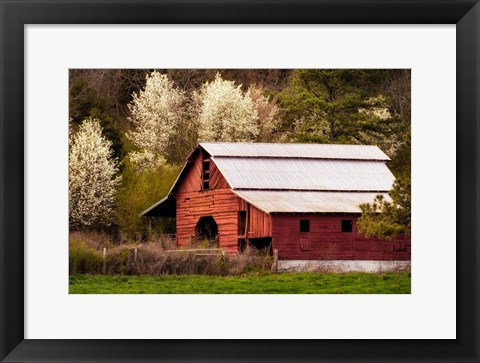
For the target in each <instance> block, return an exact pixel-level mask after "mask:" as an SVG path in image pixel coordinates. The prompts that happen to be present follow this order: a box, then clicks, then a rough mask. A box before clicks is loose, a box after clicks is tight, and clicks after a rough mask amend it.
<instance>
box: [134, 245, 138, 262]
mask: <svg viewBox="0 0 480 363" xmlns="http://www.w3.org/2000/svg"><path fill="white" fill-rule="evenodd" d="M137 256H138V248H137V247H135V249H134V250H133V262H137Z"/></svg>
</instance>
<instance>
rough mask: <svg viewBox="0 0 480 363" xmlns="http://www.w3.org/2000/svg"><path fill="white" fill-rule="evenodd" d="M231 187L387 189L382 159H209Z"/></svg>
mask: <svg viewBox="0 0 480 363" xmlns="http://www.w3.org/2000/svg"><path fill="white" fill-rule="evenodd" d="M212 159H213V161H214V162H215V164H216V165H217V167H218V168H219V169H220V171H221V173H222V174H223V176H224V177H225V179H226V180H227V181H228V183H229V185H230V186H231V187H232V189H284V190H285V189H286V190H318V191H321V190H323V191H328V190H336V191H342V190H345V191H347V190H350V191H389V190H390V189H391V188H392V185H393V181H394V176H393V174H392V173H391V172H390V170H389V169H388V167H387V166H386V165H385V163H384V162H382V161H358V160H356V161H353V160H323V159H268V158H267V159H260V158H259V159H250V158H232V157H229V158H224V157H214V158H212Z"/></svg>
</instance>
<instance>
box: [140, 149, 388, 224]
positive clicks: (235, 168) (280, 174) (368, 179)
mask: <svg viewBox="0 0 480 363" xmlns="http://www.w3.org/2000/svg"><path fill="white" fill-rule="evenodd" d="M199 147H200V148H203V149H204V150H205V151H207V152H208V153H209V154H210V155H211V157H212V160H213V162H214V163H215V164H216V165H217V167H218V169H219V170H220V172H221V173H222V175H223V176H224V177H225V179H226V180H227V182H228V184H229V185H230V187H231V188H232V191H233V192H234V193H236V194H237V195H238V196H239V197H241V198H243V199H245V200H246V201H247V202H249V203H251V204H252V205H254V206H255V207H257V208H259V209H261V210H263V211H264V212H266V213H271V212H272V213H273V212H280V213H281V212H285V213H295V212H298V213H315V212H316V213H329V212H332V213H359V212H360V208H359V207H358V206H359V204H362V203H370V202H372V201H373V199H374V198H375V196H376V195H377V194H379V192H381V194H383V195H385V196H386V197H388V195H387V194H386V193H387V192H388V191H389V190H390V189H391V187H392V185H393V182H394V179H395V178H394V176H393V174H392V173H391V172H390V170H389V169H388V167H387V166H386V165H385V163H386V161H388V160H390V159H389V158H388V156H387V155H385V154H384V153H383V152H382V151H381V150H380V149H379V148H378V147H377V146H367V145H333V144H328V145H327V144H266V143H263V144H262V143H234V142H204V143H200V144H199ZM198 151H199V148H196V149H195V150H194V151H193V152H192V154H191V155H190V157H192V156H193V155H194V154H195V153H197V152H198ZM188 166H189V162H187V163H186V164H185V166H184V168H183V169H182V171H181V172H180V174H179V176H178V178H177V180H176V181H175V183H174V185H173V186H172V188H171V190H170V192H169V193H168V195H167V197H165V198H164V199H162V200H161V201H159V202H157V203H155V204H154V205H152V206H151V207H150V208H148V209H146V210H145V211H143V212H142V213H141V215H149V216H155V215H156V216H172V215H174V214H175V201H174V194H175V190H176V186H177V185H178V183H179V182H181V180H182V177H183V176H184V175H185V173H187V172H188V170H189V168H188Z"/></svg>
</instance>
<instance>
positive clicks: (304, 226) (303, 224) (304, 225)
mask: <svg viewBox="0 0 480 363" xmlns="http://www.w3.org/2000/svg"><path fill="white" fill-rule="evenodd" d="M300 232H310V220H308V219H300Z"/></svg>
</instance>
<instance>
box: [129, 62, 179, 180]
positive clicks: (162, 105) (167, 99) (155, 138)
mask: <svg viewBox="0 0 480 363" xmlns="http://www.w3.org/2000/svg"><path fill="white" fill-rule="evenodd" d="M184 102H185V96H184V94H183V92H181V91H180V90H178V89H177V88H176V87H175V86H174V84H173V82H172V81H170V80H169V79H168V78H167V76H166V75H165V74H161V73H159V72H157V71H154V72H152V73H151V74H150V75H148V76H147V82H146V85H145V88H144V89H143V90H142V91H140V92H139V93H134V94H133V100H132V102H131V103H130V104H129V105H128V108H129V110H130V117H129V120H130V122H131V123H132V125H133V130H132V131H131V132H128V133H127V137H128V139H130V140H131V141H132V142H133V144H134V145H135V146H136V147H137V149H138V151H134V152H131V153H130V154H129V157H130V160H131V162H132V164H133V165H134V167H135V168H136V170H137V171H145V170H148V169H153V168H155V167H156V166H158V165H159V164H161V163H163V161H164V155H165V154H166V152H167V149H168V147H169V144H170V142H171V138H172V135H173V134H174V132H175V131H176V130H177V126H178V125H179V123H180V122H181V121H182V113H183V112H182V105H183V103H184Z"/></svg>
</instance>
